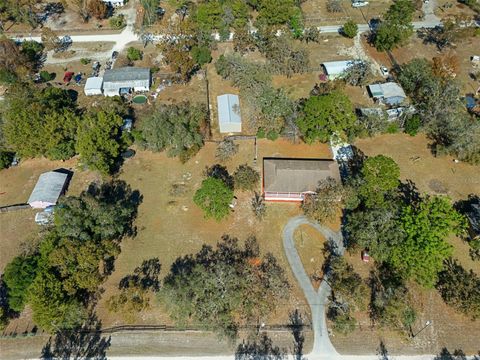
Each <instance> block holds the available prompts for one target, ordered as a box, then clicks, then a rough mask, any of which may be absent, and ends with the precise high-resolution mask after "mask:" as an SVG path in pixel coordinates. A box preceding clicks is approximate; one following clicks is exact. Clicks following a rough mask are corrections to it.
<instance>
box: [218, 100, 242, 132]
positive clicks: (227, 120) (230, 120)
mask: <svg viewBox="0 0 480 360" xmlns="http://www.w3.org/2000/svg"><path fill="white" fill-rule="evenodd" d="M217 106H218V125H219V127H220V132H221V133H233V132H241V131H242V118H241V116H240V101H239V99H238V95H233V94H224V95H220V96H217Z"/></svg>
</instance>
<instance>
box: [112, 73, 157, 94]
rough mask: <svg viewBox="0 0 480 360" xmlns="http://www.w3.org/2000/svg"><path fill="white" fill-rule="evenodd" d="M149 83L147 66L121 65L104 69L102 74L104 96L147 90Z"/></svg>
mask: <svg viewBox="0 0 480 360" xmlns="http://www.w3.org/2000/svg"><path fill="white" fill-rule="evenodd" d="M150 84H151V77H150V69H149V68H136V67H123V68H118V69H110V70H105V73H104V74H103V94H104V95H105V96H116V95H120V93H131V92H143V91H148V90H149V89H150Z"/></svg>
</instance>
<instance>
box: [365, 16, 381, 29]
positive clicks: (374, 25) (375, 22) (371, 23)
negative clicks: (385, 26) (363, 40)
mask: <svg viewBox="0 0 480 360" xmlns="http://www.w3.org/2000/svg"><path fill="white" fill-rule="evenodd" d="M381 22H382V21H381V20H380V19H378V18H375V19H370V21H369V22H368V26H369V27H370V30H373V31H375V30H377V29H378V27H379V26H380V23H381Z"/></svg>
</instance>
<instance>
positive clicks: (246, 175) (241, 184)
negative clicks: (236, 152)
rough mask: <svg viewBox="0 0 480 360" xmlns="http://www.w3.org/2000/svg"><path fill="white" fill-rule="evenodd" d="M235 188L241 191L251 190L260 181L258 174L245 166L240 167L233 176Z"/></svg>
mask: <svg viewBox="0 0 480 360" xmlns="http://www.w3.org/2000/svg"><path fill="white" fill-rule="evenodd" d="M233 179H234V180H235V187H236V188H238V189H242V190H253V189H255V187H256V186H257V185H258V183H259V181H260V174H259V173H258V171H256V170H255V169H253V168H252V167H251V166H248V165H247V164H244V165H240V166H239V167H238V168H237V170H236V171H235V173H234V174H233Z"/></svg>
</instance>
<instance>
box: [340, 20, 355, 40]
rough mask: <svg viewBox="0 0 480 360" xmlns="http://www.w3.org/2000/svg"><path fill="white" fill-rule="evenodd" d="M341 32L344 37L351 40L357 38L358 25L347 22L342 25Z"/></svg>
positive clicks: (350, 21)
mask: <svg viewBox="0 0 480 360" xmlns="http://www.w3.org/2000/svg"><path fill="white" fill-rule="evenodd" d="M342 32H343V34H344V35H345V36H346V37H348V38H350V39H352V38H354V37H355V36H357V33H358V25H357V24H356V23H355V22H353V21H352V20H349V21H347V22H346V23H345V24H344V25H343V29H342Z"/></svg>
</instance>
